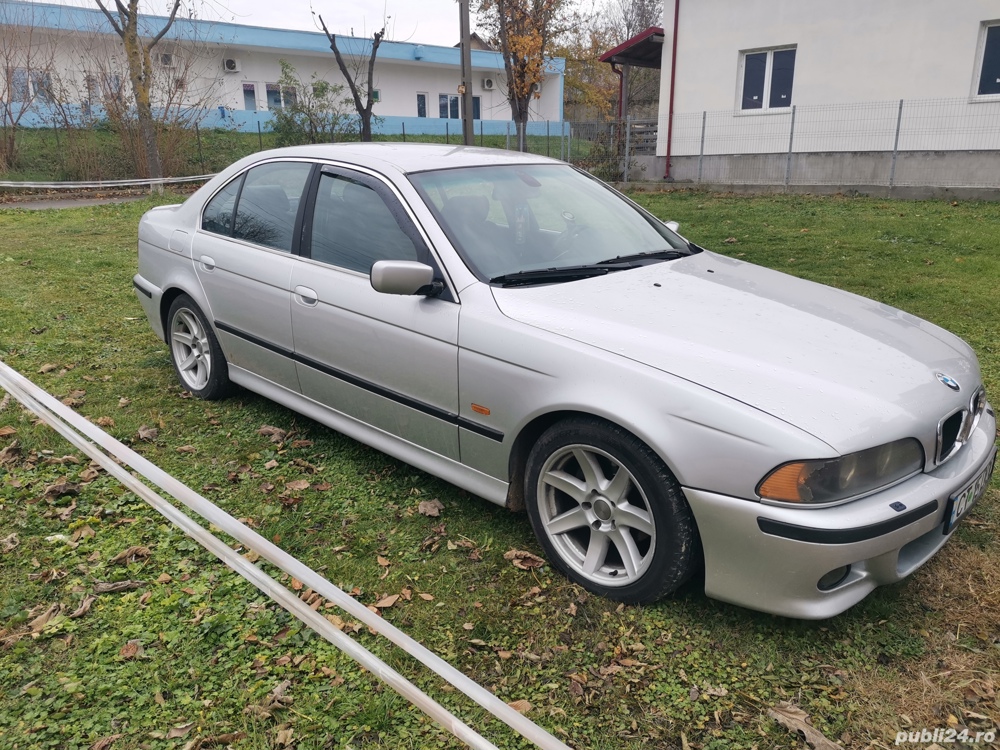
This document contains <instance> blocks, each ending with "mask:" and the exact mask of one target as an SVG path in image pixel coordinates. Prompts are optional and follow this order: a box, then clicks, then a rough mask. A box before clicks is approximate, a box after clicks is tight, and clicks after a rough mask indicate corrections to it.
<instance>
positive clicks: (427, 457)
mask: <svg viewBox="0 0 1000 750" xmlns="http://www.w3.org/2000/svg"><path fill="white" fill-rule="evenodd" d="M229 378H230V380H232V381H233V382H234V383H236V384H238V385H241V386H243V387H244V388H246V389H247V390H250V391H253V392H254V393H259V394H260V395H261V396H264V397H265V398H269V399H271V400H272V401H274V402H276V403H279V404H281V405H282V406H286V407H288V408H289V409H291V410H293V411H296V412H298V413H300V414H304V415H305V416H307V417H309V418H310V419H315V420H316V421H317V422H320V423H322V424H324V425H326V426H327V427H329V428H330V429H333V430H336V431H337V432H340V433H343V434H344V435H347V436H348V437H350V438H354V439H355V440H357V441H358V442H359V443H364V444H365V445H368V446H370V447H372V448H375V449H376V450H379V451H382V452H383V453H385V454H387V455H390V456H392V457H393V458H398V459H399V460H400V461H405V462H406V463H408V464H410V465H411V466H415V467H417V468H418V469H422V470H423V471H426V472H427V473H428V474H433V475H434V476H436V477H440V478H441V479H443V480H445V481H446V482H450V483H451V484H454V485H455V486H456V487H461V488H462V489H463V490H467V491H469V492H471V493H473V494H474V495H479V496H480V497H482V498H485V499H486V500H489V501H490V502H491V503H496V504H497V505H502V506H506V505H507V487H508V485H509V483H508V482H504V481H502V480H500V479H496V478H494V477H491V476H488V475H486V474H483V473H482V472H479V471H476V470H475V469H470V468H469V467H468V466H464V465H462V464H460V463H458V462H457V461H453V460H451V459H450V458H445V457H444V456H441V455H438V454H437V453H432V452H431V451H429V450H427V449H426V448H421V447H420V446H419V445H414V444H413V443H410V442H408V441H406V440H401V439H400V438H398V437H396V436H395V435H390V434H389V433H387V432H385V431H383V430H379V429H376V428H375V427H372V426H370V425H367V424H364V423H363V422H359V421H358V420H356V419H354V418H353V417H349V416H347V415H346V414H342V413H341V412H339V411H335V410H333V409H331V408H330V407H328V406H324V405H323V404H320V403H318V402H316V401H313V400H312V399H309V398H306V397H305V396H303V395H302V394H300V393H293V392H292V391H289V390H288V389H287V388H283V387H281V386H279V385H276V384H275V383H272V382H271V381H270V380H265V379H264V378H262V377H260V376H258V375H254V374H253V373H251V372H249V371H247V370H244V369H243V368H240V367H236V366H234V365H232V364H230V365H229Z"/></svg>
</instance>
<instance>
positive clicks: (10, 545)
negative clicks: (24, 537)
mask: <svg viewBox="0 0 1000 750" xmlns="http://www.w3.org/2000/svg"><path fill="white" fill-rule="evenodd" d="M20 543H21V540H19V539H18V538H17V534H10V535H8V536H5V537H4V538H3V539H0V554H4V555H6V554H7V553H8V552H13V551H14V550H15V549H17V545H19V544H20Z"/></svg>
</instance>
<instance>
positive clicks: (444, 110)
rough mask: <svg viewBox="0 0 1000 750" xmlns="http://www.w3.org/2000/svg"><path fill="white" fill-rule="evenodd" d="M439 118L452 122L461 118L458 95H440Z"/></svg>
mask: <svg viewBox="0 0 1000 750" xmlns="http://www.w3.org/2000/svg"><path fill="white" fill-rule="evenodd" d="M438 117H440V118H442V119H451V120H457V119H458V118H459V114H458V95H457V94H438Z"/></svg>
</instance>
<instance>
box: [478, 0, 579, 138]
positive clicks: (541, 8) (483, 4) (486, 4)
mask: <svg viewBox="0 0 1000 750" xmlns="http://www.w3.org/2000/svg"><path fill="white" fill-rule="evenodd" d="M570 16H571V10H570V2H568V0H480V3H479V18H480V25H481V26H482V27H483V28H484V30H485V31H486V32H487V34H488V35H489V36H490V37H491V39H492V41H493V43H494V45H495V46H496V47H498V48H499V49H500V53H501V55H502V56H503V62H504V72H505V73H506V83H505V86H506V94H507V100H508V101H509V102H510V113H511V119H512V120H514V124H515V125H516V127H517V147H518V149H519V150H521V151H527V150H528V141H527V125H528V118H529V116H530V109H529V107H530V104H531V101H532V100H533V99H534V98H535V97H537V96H539V94H538V91H539V88H540V86H541V83H542V81H543V80H544V78H545V57H546V54H547V53H548V51H549V47H550V45H551V43H552V41H553V40H554V39H555V38H556V37H558V36H559V34H561V33H562V32H563V31H565V30H566V28H567V26H568V25H569V23H570V20H571V18H570Z"/></svg>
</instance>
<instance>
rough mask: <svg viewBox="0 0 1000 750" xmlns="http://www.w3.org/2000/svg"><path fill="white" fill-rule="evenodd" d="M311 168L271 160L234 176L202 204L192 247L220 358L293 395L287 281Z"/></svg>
mask: <svg viewBox="0 0 1000 750" xmlns="http://www.w3.org/2000/svg"><path fill="white" fill-rule="evenodd" d="M312 169H313V165H312V164H311V163H310V162H304V161H275V162H268V163H265V164H261V165H258V166H255V167H253V168H252V169H250V170H248V171H247V172H245V173H244V174H243V175H241V176H240V177H237V178H236V179H234V180H233V181H232V182H230V183H229V184H228V185H226V187H224V188H223V189H222V190H220V191H219V192H218V193H216V194H215V196H214V197H213V198H212V199H211V200H210V201H209V202H208V204H207V205H206V207H205V211H204V213H203V215H202V223H201V231H199V232H198V233H197V234H196V236H195V239H194V247H193V250H194V252H193V257H194V264H195V270H196V272H197V274H198V279H199V280H200V281H201V284H202V287H203V288H204V290H205V295H206V297H207V299H208V302H209V305H210V307H211V309H210V310H208V311H206V314H207V315H211V317H212V322H213V323H214V325H215V329H216V331H217V332H218V336H219V343H220V344H221V345H222V349H223V351H224V352H225V355H226V359H227V361H228V362H229V363H230V364H232V365H235V366H237V367H241V368H243V369H245V370H249V371H250V372H253V373H255V374H257V375H260V376H261V377H263V378H266V379H267V380H270V381H272V382H274V383H277V384H279V385H282V386H284V387H286V388H289V389H291V390H295V391H298V389H299V388H298V377H297V373H296V370H295V363H294V362H293V360H292V354H293V344H292V319H291V311H290V306H291V300H290V295H291V292H290V289H291V287H290V284H291V275H292V268H293V266H294V265H295V261H296V259H295V258H294V257H293V252H295V251H297V246H298V243H297V241H296V239H297V234H296V232H297V229H298V228H299V227H300V226H301V220H302V217H301V214H302V211H303V208H304V206H303V197H304V195H305V192H306V186H307V184H308V181H309V176H310V173H311V171H312Z"/></svg>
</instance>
